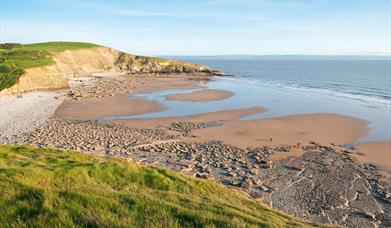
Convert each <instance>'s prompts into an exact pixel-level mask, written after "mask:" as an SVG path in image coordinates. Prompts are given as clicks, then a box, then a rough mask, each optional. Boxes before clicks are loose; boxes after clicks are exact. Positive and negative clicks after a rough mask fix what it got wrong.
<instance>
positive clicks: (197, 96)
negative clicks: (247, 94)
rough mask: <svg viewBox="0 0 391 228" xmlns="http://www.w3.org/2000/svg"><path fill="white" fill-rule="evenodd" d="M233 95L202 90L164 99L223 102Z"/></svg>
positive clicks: (219, 91)
mask: <svg viewBox="0 0 391 228" xmlns="http://www.w3.org/2000/svg"><path fill="white" fill-rule="evenodd" d="M233 95H234V93H232V92H230V91H227V90H217V89H204V90H200V91H196V92H193V93H177V94H170V95H166V96H165V97H166V99H167V100H177V101H192V102H200V101H218V100H224V99H227V98H230V97H232V96H233Z"/></svg>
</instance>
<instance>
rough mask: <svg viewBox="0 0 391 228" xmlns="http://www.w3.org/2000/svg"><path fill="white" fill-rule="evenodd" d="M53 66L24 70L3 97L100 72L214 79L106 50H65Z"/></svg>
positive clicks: (185, 66) (179, 65)
mask: <svg viewBox="0 0 391 228" xmlns="http://www.w3.org/2000/svg"><path fill="white" fill-rule="evenodd" d="M53 61H54V64H51V65H47V66H41V67H33V68H27V69H25V73H24V74H23V75H22V76H21V77H20V78H19V81H18V83H17V84H15V85H14V86H12V87H10V88H8V89H5V90H3V91H2V92H3V93H11V94H15V93H22V92H27V91H33V90H54V89H61V88H67V87H68V83H67V79H69V78H72V77H82V76H88V75H91V74H93V73H101V72H129V73H134V74H136V73H140V74H150V73H157V74H167V73H189V74H192V73H194V74H201V73H202V74H208V75H214V74H216V75H217V74H219V72H217V71H214V70H212V69H210V68H208V67H205V66H201V65H197V64H191V63H185V62H179V61H175V60H167V59H161V58H154V57H143V56H135V55H130V54H127V53H123V52H120V51H118V50H115V49H111V48H108V47H93V48H85V49H77V50H67V51H63V52H59V53H55V54H53Z"/></svg>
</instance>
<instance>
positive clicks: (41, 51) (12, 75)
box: [0, 42, 97, 91]
mask: <svg viewBox="0 0 391 228" xmlns="http://www.w3.org/2000/svg"><path fill="white" fill-rule="evenodd" d="M91 47H97V45H95V44H90V43H80V42H48V43H36V44H25V45H22V44H16V43H15V44H1V45H0V91H1V90H3V89H6V88H9V87H11V86H12V85H14V84H15V83H16V82H17V81H18V79H19V77H20V76H21V75H23V73H24V69H26V68H31V67H39V66H45V65H50V64H53V63H54V61H53V59H52V55H53V54H54V53H58V52H62V51H65V50H73V49H82V48H91Z"/></svg>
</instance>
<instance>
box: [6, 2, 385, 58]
mask: <svg viewBox="0 0 391 228" xmlns="http://www.w3.org/2000/svg"><path fill="white" fill-rule="evenodd" d="M0 2H1V3H0V4H1V5H0V6H1V9H0V10H1V11H0V13H1V14H0V19H1V20H0V41H1V43H4V42H19V43H34V42H45V41H84V42H92V43H97V44H101V45H106V46H110V47H113V48H116V49H119V50H122V51H127V52H129V53H133V54H139V55H285V54H290V55H297V54H304V55H390V54H391V44H390V43H391V0H159V1H158V0H144V1H141V0H110V1H104V0H0Z"/></svg>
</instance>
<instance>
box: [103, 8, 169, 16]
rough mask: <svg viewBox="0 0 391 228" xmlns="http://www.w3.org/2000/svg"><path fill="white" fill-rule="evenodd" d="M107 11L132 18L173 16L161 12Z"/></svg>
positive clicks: (116, 9) (114, 9) (113, 9)
mask: <svg viewBox="0 0 391 228" xmlns="http://www.w3.org/2000/svg"><path fill="white" fill-rule="evenodd" d="M105 11H109V12H111V13H114V14H117V15H123V16H130V17H161V16H171V15H170V14H168V13H160V12H153V11H144V10H130V9H118V8H112V9H105Z"/></svg>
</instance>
